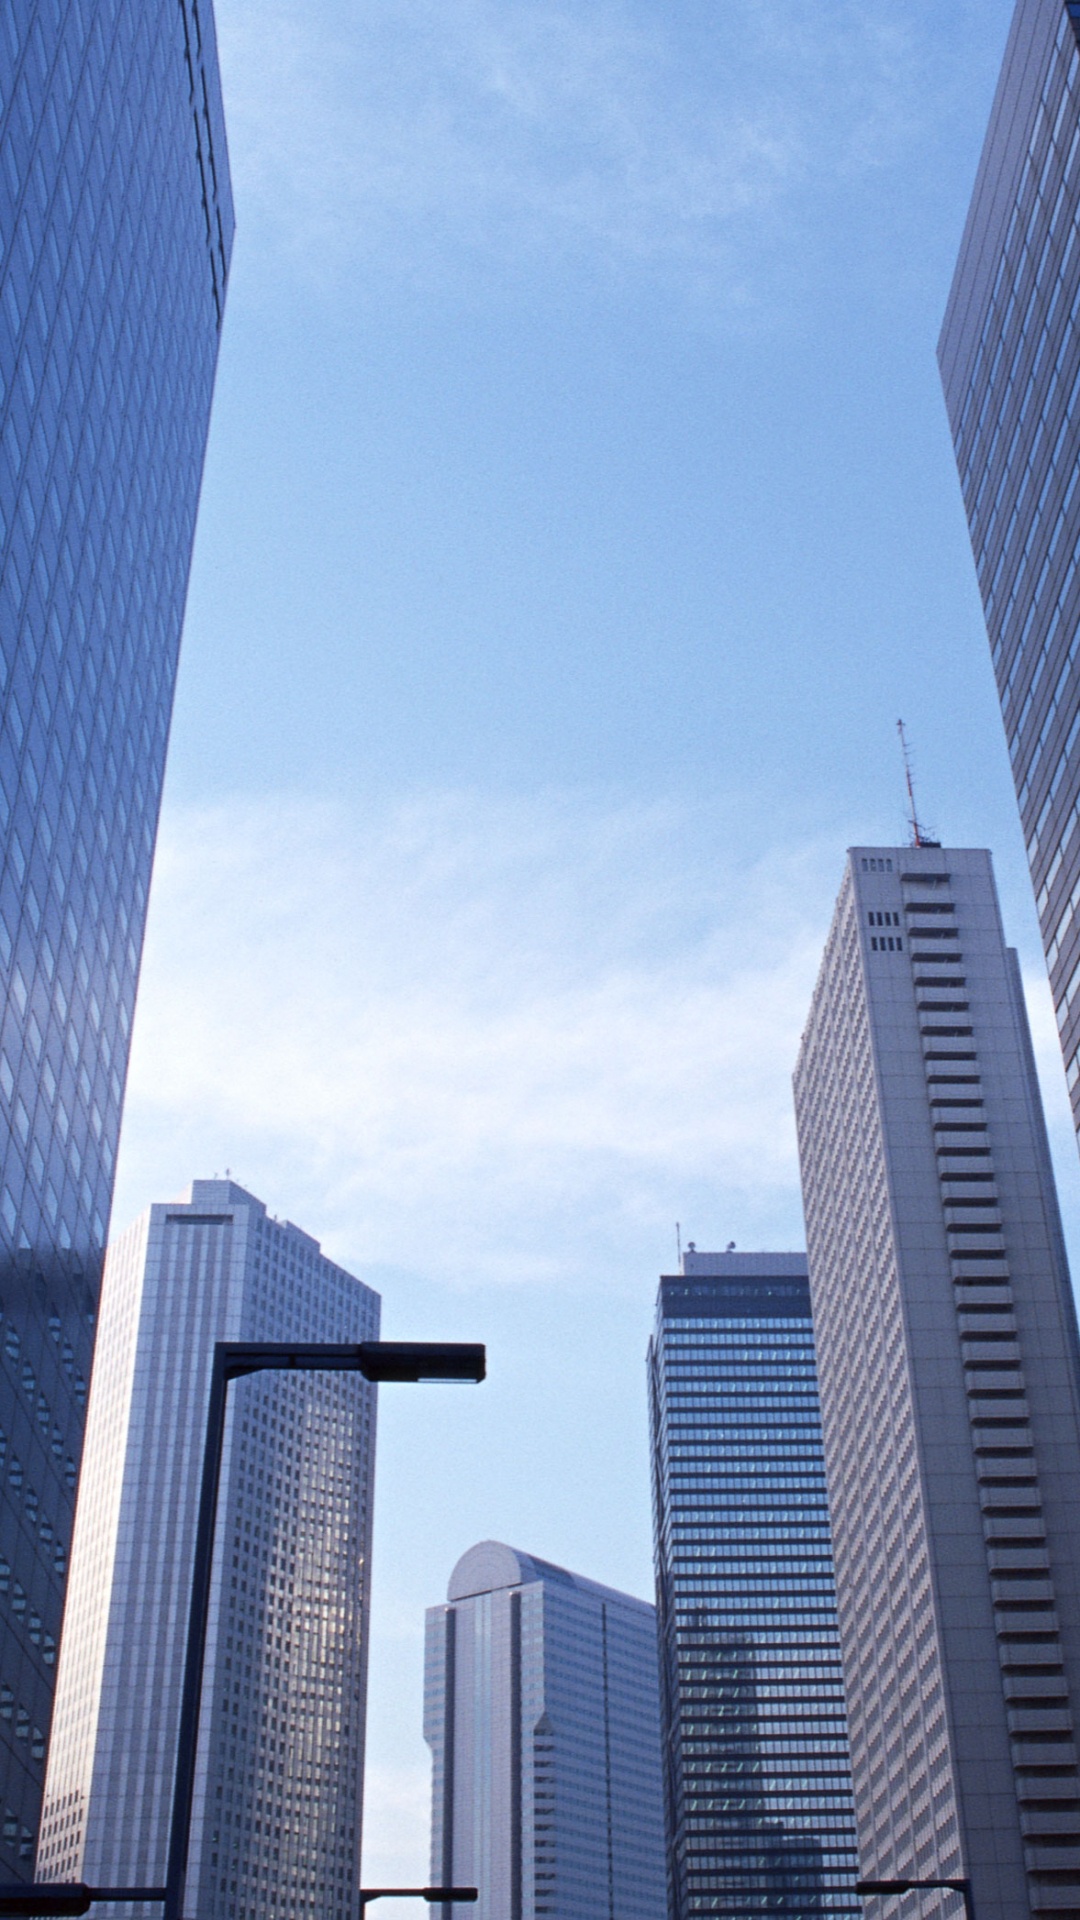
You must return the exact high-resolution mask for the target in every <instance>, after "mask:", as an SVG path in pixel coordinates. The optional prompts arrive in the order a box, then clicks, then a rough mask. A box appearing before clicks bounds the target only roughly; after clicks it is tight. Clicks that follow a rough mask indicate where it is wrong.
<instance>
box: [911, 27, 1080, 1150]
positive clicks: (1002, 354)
mask: <svg viewBox="0 0 1080 1920" xmlns="http://www.w3.org/2000/svg"><path fill="white" fill-rule="evenodd" d="M1078 37H1080V7H1078V6H1077V5H1075V4H1067V3H1066V0H1019V4H1018V5H1017V8H1016V12H1015V15H1014V18H1013V23H1012V30H1011V33H1010V35H1009V41H1008V47H1007V50H1006V54H1005V62H1004V66H1003V68H1002V73H1001V79H1000V83H999V86H998V91H997V97H996V99H995V102H994V107H993V114H992V117H991V121H990V127H989V130H988V133H987V136H986V143H985V146H984V149H983V154H982V160H981V163H980V166H979V172H978V178H977V181H976V186H975V192H974V196H973V199H972V203H971V210H970V213H969V215H968V220H967V226H966V229H965V233H964V238H963V244H962V247H961V251H960V257H959V261H958V264H957V268H956V275H955V278H954V281H953V287H952V292H951V295H950V299H949V305H948V311H947V314H946V318H945V324H944V328H943V331H942V335H941V342H940V348H939V359H940V364H941V371H942V378H943V381H944V387H945V397H946V401H947V405H948V411H949V420H950V424H951V427H952V434H953V441H954V444H955V448H956V458H957V463H958V466H959V471H960V480H961V486H962V489H963V496H964V505H965V507H966V510H967V517H968V524H969V527H970V531H971V542H972V547H973V549H974V554H975V564H976V568H977V572H978V579H979V588H980V591H981V594H982V600H983V607H984V610H985V614H986V623H987V628H988V632H989V638H990V646H991V652H992V655H993V663H994V672H995V675H996V677H997V686H998V693H999V696H1000V699H1001V709H1002V716H1003V719H1004V723H1005V733H1006V737H1007V740H1008V746H1009V755H1010V758H1011V761H1012V767H1013V777H1014V780H1015V782H1016V791H1017V797H1018V800H1019V804H1020V814H1021V819H1022V822H1023V829H1024V837H1025V840H1026V842H1027V852H1028V860H1029V863H1030V866H1031V877H1032V882H1033V884H1034V888H1035V893H1036V898H1037V902H1038V909H1039V920H1040V924H1041V927H1042V936H1043V945H1044V947H1045V950H1046V957H1047V961H1048V964H1049V968H1050V981H1051V986H1052V989H1053V995H1054V1004H1055V1007H1056V1009H1057V1019H1058V1027H1059V1030H1060V1034H1061V1042H1062V1049H1063V1052H1064V1057H1065V1065H1066V1071H1067V1075H1068V1081H1069V1091H1070V1095H1071V1098H1072V1107H1073V1116H1074V1119H1075V1121H1076V1124H1077V1126H1078V1128H1080V49H1078V44H1077V42H1078Z"/></svg>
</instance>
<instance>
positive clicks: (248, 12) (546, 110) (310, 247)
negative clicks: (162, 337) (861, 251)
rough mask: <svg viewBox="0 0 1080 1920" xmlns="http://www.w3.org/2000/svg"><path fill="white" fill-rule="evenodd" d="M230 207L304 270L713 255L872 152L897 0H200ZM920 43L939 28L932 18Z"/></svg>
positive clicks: (882, 138) (905, 147) (903, 41)
mask: <svg viewBox="0 0 1080 1920" xmlns="http://www.w3.org/2000/svg"><path fill="white" fill-rule="evenodd" d="M218 12H219V20H220V36H221V44H222V55H223V64H224V70H225V78H226V86H227V93H228V101H229V119H230V129H231V143H232V153H233V164H234V171H235V174H236V180H237V186H238V192H239V200H240V206H241V211H242V215H243V217H244V218H245V219H246V220H249V221H250V220H254V221H256V222H257V223H258V226H259V229H260V231H261V232H262V234H263V235H264V237H265V236H266V235H272V236H273V237H274V238H275V239H276V241H277V242H278V243H279V245H280V247H281V248H282V250H283V251H284V252H286V253H291V254H292V255H293V256H294V257H295V258H296V259H297V260H299V261H302V262H303V263H304V264H305V267H306V268H307V269H308V270H311V271H320V270H321V271H325V270H326V269H327V268H328V267H331V268H332V267H333V265H334V264H335V263H340V261H341V260H342V259H343V258H362V259H367V260H369V261H371V262H373V263H374V262H375V261H378V262H380V263H381V265H382V266H383V268H384V270H385V269H386V268H387V267H388V266H389V268H390V270H392V271H395V272H404V273H406V274H412V275H415V276H419V277H420V278H424V277H425V276H427V275H428V274H429V273H431V272H432V271H433V270H438V271H439V272H441V273H446V272H448V271H453V270H454V268H455V264H456V265H458V266H464V267H465V268H466V269H467V271H468V272H469V273H470V274H471V275H473V276H474V277H475V275H476V273H477V271H478V268H479V267H480V266H481V265H482V264H483V263H484V262H487V263H488V264H489V265H496V266H501V267H502V268H504V269H505V268H506V267H507V266H508V265H510V264H513V263H518V264H521V263H532V264H533V265H537V264H539V265H541V266H542V265H543V264H544V263H545V261H546V262H548V263H549V264H550V262H551V261H552V260H553V259H558V260H559V261H560V262H562V264H563V265H564V266H565V265H566V264H567V262H568V261H570V260H572V259H573V258H574V257H575V256H576V257H578V258H580V259H584V260H588V261H589V262H590V263H591V264H592V265H593V266H596V265H598V264H600V265H603V266H606V267H607V268H614V269H616V270H618V269H623V270H625V269H631V270H633V269H634V268H640V267H642V266H643V265H644V266H647V267H652V268H664V267H665V266H666V267H667V268H668V269H669V270H670V269H671V268H673V267H674V268H677V269H679V270H682V271H684V272H685V271H687V270H692V271H695V272H697V273H705V274H707V275H709V276H715V275H716V274H717V273H719V272H721V270H722V271H723V272H724V274H725V275H726V277H727V280H728V285H729V291H731V292H733V293H737V291H738V287H739V283H740V272H741V269H742V266H744V265H745V261H744V260H743V259H742V258H741V255H740V247H742V249H743V251H745V244H746V243H747V242H748V241H749V240H751V239H752V238H760V236H761V233H762V230H763V228H765V227H767V226H768V225H769V223H770V222H771V221H773V220H774V219H775V217H776V216H777V214H778V213H782V210H783V207H784V203H785V198H786V197H788V196H790V194H791V192H792V190H793V189H795V188H797V187H799V186H800V185H809V186H810V187H813V188H815V189H816V190H818V191H820V190H821V188H822V187H823V185H824V184H825V182H826V181H827V180H828V179H834V178H837V177H840V176H842V175H844V174H845V173H849V172H850V171H851V170H852V169H856V170H865V169H866V168H872V167H877V166H881V165H883V164H888V163H890V162H893V161H896V160H897V159H898V158H899V157H900V156H901V155H902V154H905V153H907V152H908V151H909V150H910V149H911V148H912V147H913V146H915V145H916V144H917V143H918V141H919V140H920V138H922V137H924V136H925V131H926V124H927V116H928V115H929V116H931V117H932V115H933V112H934V110H935V102H936V101H937V98H938V85H939V83H936V82H935V77H934V73H933V71H932V68H931V62H930V36H929V33H928V32H925V31H923V25H924V23H923V12H924V10H923V7H922V5H921V0H920V3H919V4H916V0H909V4H908V5H907V6H906V7H891V8H890V9H889V10H888V19H887V20H884V21H883V20H882V18H881V9H880V8H879V7H872V6H870V5H869V4H866V3H865V0H822V3H821V4H819V5H818V6H816V7H815V8H814V9H813V10H812V15H806V14H805V13H804V14H803V15H800V14H799V12H798V10H795V12H794V14H793V10H792V9H791V8H777V7H775V6H773V5H772V4H768V5H766V4H764V0H729V3H728V4H727V5H726V6H725V7H724V9H723V13H722V16H719V17H718V16H717V14H716V12H715V10H714V9H709V10H707V12H706V11H702V10H699V9H697V8H694V7H688V8H674V9H673V8H670V7H663V6H661V5H659V4H653V3H652V0H649V3H648V4H640V3H639V4H630V3H628V0H589V3H588V4H586V0H440V3H438V4H437V3H436V0H304V4H302V5H301V4H300V0H221V4H220V5H219V8H218ZM937 44H938V47H939V46H940V33H939V34H938V36H937Z"/></svg>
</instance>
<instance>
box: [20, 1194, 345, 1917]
mask: <svg viewBox="0 0 1080 1920" xmlns="http://www.w3.org/2000/svg"><path fill="white" fill-rule="evenodd" d="M378 1328H379V1298H378V1295H377V1294H375V1293H372V1292H371V1290H370V1289H369V1288H368V1287H365V1286H363V1285H362V1284H361V1282H360V1281H359V1280H355V1279H353V1277H352V1276H351V1275H350V1274H348V1273H344V1272H343V1271H342V1270H341V1268H340V1267H336V1266H334V1264H333V1263H332V1262H331V1261H329V1260H327V1259H324V1257H323V1255H322V1254H321V1253H320V1250H319V1246H318V1242H317V1241H315V1240H312V1239H310V1238H309V1237H308V1235H307V1234H306V1233H301V1232H300V1230H299V1228H298V1227H294V1226H292V1225H291V1224H290V1223H288V1222H279V1221H277V1220H272V1219H270V1218H269V1217H268V1215H267V1212H266V1208H265V1207H264V1205H263V1203H262V1202H261V1201H260V1200H256V1199H254V1198H253V1196H252V1195H251V1194H250V1193H245V1191H244V1189H243V1188H242V1187H239V1186H236V1185H234V1184H233V1183H232V1182H231V1181H220V1180H196V1181H194V1182H193V1184H192V1186H191V1189H190V1194H189V1196H188V1197H187V1198H186V1199H185V1200H183V1201H182V1202H180V1203H177V1204H174V1205H167V1206H152V1207H151V1208H150V1209H149V1211H148V1212H146V1213H145V1214H143V1216H142V1217H141V1219H139V1220H137V1221H136V1223H135V1225H134V1226H133V1227H131V1228H130V1229H129V1230H128V1232H127V1233H125V1234H124V1235H123V1236H122V1237H121V1238H120V1239H119V1240H118V1241H116V1242H115V1243H114V1245H112V1246H111V1247H110V1249H109V1253H108V1257H107V1260H106V1265H105V1277H104V1282H103V1287H102V1295H101V1320H100V1325H99V1329H98V1344H97V1356H96V1359H95V1363H94V1375H93V1381H92V1383H91V1389H90V1404H89V1408H88V1412H87V1428H86V1446H85V1451H84V1454H83V1467H82V1477H81V1480H80V1483H79V1498H78V1505H77V1509H76V1519H75V1533H74V1541H73V1546H72V1561H71V1575H70V1580H69V1585H68V1600H67V1611H66V1614H65V1617H64V1631H63V1637H62V1640H61V1646H60V1662H59V1672H58V1676H57V1692H56V1711H55V1715H54V1718H53V1731H52V1739H51V1742H50V1746H49V1757H48V1766H47V1771H46V1784H45V1812H44V1818H43V1822H42V1829H41V1840H40V1843H39V1848H38V1867H37V1870H38V1877H39V1878H40V1879H42V1880H54V1881H55V1880H63V1881H76V1880H85V1881H86V1882H88V1883H89V1884H90V1885H92V1886H93V1885H97V1886H112V1887H116V1886H161V1885H162V1884H163V1877H164V1871H165V1861H166V1852H167V1844H168V1827H169V1814H170V1800H171V1793H172V1784H173V1775H174V1767H175V1755H176V1739H177V1728H178V1722H179V1712H180V1687H181V1676H182V1668H183V1658H184V1644H185V1635H186V1626H187V1610H188V1603H189V1597H190V1581H191V1567H192V1560H193V1555H194V1541H195V1523H196V1513H197V1507H198V1499H199V1484H200V1475H201V1465H202V1456H203V1443H204V1438H205V1431H206V1414H207V1402H208V1397H209V1381H210V1365H211V1358H212V1353H213V1347H214V1342H215V1341H217V1340H328V1341H338V1342H344V1341H354V1340H356V1341H358V1340H370V1339H374V1338H377V1337H378ZM374 1460H375V1389H374V1388H373V1387H370V1386H368V1385H367V1384H366V1383H365V1382H364V1381H363V1380H361V1379H360V1378H359V1377H358V1376H354V1375H342V1374H309V1373H305V1374H297V1375H294V1376H291V1377H289V1376H286V1375H284V1374H274V1373H264V1374H258V1375H254V1376H253V1377H251V1378H250V1379H247V1380H240V1381H237V1382H235V1383H234V1384H233V1385H232V1386H231V1387H230V1389H229V1412H228V1416H227V1424H226V1434H225V1451H224V1459H223V1465H222V1477H221V1493H220V1503H219V1520H218V1530H217V1540H216V1545H215V1554H214V1584H213V1592H212V1596H211V1607H210V1618H209V1631H208V1642H207V1661H206V1680H205V1686H204V1690H203V1707H202V1729H201V1738H200V1746H199V1760H198V1770H197V1775H196V1782H195V1808H194V1824H193V1829H192V1845H191V1854H190V1859H189V1866H188V1879H187V1897H186V1900H185V1912H187V1913H190V1914H198V1916H199V1920H256V1916H258V1920H268V1917H272V1920H311V1916H312V1915H313V1914H317V1915H318V1920H353V1915H354V1914H355V1911H356V1901H355V1890H356V1887H357V1884H358V1859H359V1843H360V1804H361V1791H362V1784H363V1756H364V1707H365V1684H366V1671H367V1643H368V1630H367V1622H368V1606H369V1574H368V1568H369V1564H370V1540H371V1498H372V1479H373V1468H374ZM124 1910H125V1911H127V1912H129V1913H136V1912H138V1913H145V1914H146V1915H147V1916H148V1920H149V1916H151V1915H153V1914H154V1913H156V1911H157V1909H155V1908H154V1907H151V1906H149V1905H145V1906H142V1907H128V1908H126V1909H124ZM95 1911H97V1912H108V1911H110V1909H108V1908H100V1907H99V1908H97V1909H96V1910H95ZM112 1911H114V1912H115V1911H116V1909H115V1908H113V1909H112Z"/></svg>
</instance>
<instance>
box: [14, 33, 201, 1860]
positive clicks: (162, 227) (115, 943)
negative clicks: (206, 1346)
mask: <svg viewBox="0 0 1080 1920" xmlns="http://www.w3.org/2000/svg"><path fill="white" fill-rule="evenodd" d="M231 237H232V211H231V203H230V199H229V185H228V165H227V158H226V151H225V138H224V129H223V124H222V118H221V105H220V97H219V93H218V81H217V69H216V57H215V52H214V44H213V23H212V17H211V14H210V8H209V0H4V4H3V6H0V977H2V981H3V989H2V993H0V1313H2V1315H3V1321H2V1326H3V1335H2V1336H0V1345H2V1352H3V1357H2V1359H0V1429H2V1430H3V1434H4V1439H5V1444H6V1447H7V1449H8V1451H7V1464H6V1467H5V1469H4V1470H3V1472H2V1473H0V1563H2V1564H6V1565H8V1566H9V1567H10V1569H11V1572H10V1586H9V1590H8V1593H7V1594H6V1595H4V1596H0V1878H4V1879H15V1878H18V1877H20V1876H22V1877H25V1876H26V1875H27V1873H28V1872H29V1871H30V1868H31V1866H32V1861H33V1853H34V1845H35V1840H36V1833H37V1824H38V1817H39V1810H40V1800H41V1788H42V1780H43V1774H44V1752H45V1739H46V1736H47V1733H48V1728H49V1723H50V1716H51V1708H52V1691H53V1679H54V1670H55V1669H54V1658H55V1643H56V1639H57V1636H58V1634H59V1630H60V1616H61V1608H62V1602H63V1588H64V1569H65V1564H66V1550H67V1546H68V1544H69V1542H70V1535H71V1526H72V1509H73V1485H74V1469H75V1466H77V1463H78V1460H79V1456H80V1452H81V1441H82V1430H83V1423H84V1415H85V1404H86V1388H87V1378H88V1375H89V1371H90V1360H91V1353H92V1346H93V1335H94V1312H95V1303H96V1296H97V1291H98V1285H99V1280H100V1266H101V1253H102V1248H103V1246H104V1240H105V1232H106V1223H107V1221H108V1216H109V1206H110V1198H111V1193H112V1183H113V1163H114V1157H115V1152H116V1143H117V1136H118V1132H119V1125H120V1105H121V1098H122V1094H123V1087H124V1079H125V1074H126V1070H127V1056H128V1039H129V1034H130V1027H131V1016H132V1008H133V1004H134V997H135V983H136V976H137V972H138V965H139V956H140V951H141V946H142V937H143V922H144V916H145V909H146V894H147V886H148V882H149V875H150V863H151V856H152V851H153V842H154V834H155V830H156V825H157V815H158V803H159V798H160V791H161V780H162V773H163V768H164V760H165V746H166V739H167V735H168V728H169V717H170V712H171V706H172V692H173V681H174V677H175V671H176V658H177V648H178V645H179V637H180V624H181V617H182V612H183V604H184V594H185V589H186V583H187V574H188V564H189V557H190V550H191V541H192V532H193V526H194V519H195V510H196V503H197V498H198V492H199V483H200V476H201V471H202V460H203V446H204V441H205V435H206V428H207V421H208V416H209V408H210V396H211V388H212V383H213V377H214V367H215V360H216V354H217V344H218V335H219V327H220V320H221V309H222V301H223V298H224V288H225V276H226V267H227V261H228V254H229V247H230V244H231ZM57 1324H58V1326H59V1333H58V1334H56V1333H54V1326H56V1325H57ZM13 1356H14V1357H13ZM24 1374H25V1376H26V1377H25V1378H24ZM31 1374H32V1375H33V1378H34V1382H35V1384H34V1387H33V1389H31V1388H30V1386H29V1384H28V1381H29V1376H30V1375H31ZM73 1463H74V1465H73ZM31 1494H32V1495H33V1499H31ZM17 1601H19V1602H20V1604H18V1605H17V1604H16V1603H17ZM9 1695H10V1698H11V1701H12V1703H13V1705H12V1712H11V1713H10V1714H8V1713H6V1712H5V1709H4V1703H5V1701H6V1700H7V1698H8V1696H9Z"/></svg>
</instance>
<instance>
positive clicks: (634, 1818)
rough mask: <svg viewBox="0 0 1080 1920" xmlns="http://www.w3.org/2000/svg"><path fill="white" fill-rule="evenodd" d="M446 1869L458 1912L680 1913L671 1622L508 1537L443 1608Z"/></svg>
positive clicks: (438, 1621)
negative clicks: (466, 1895) (673, 1821)
mask: <svg viewBox="0 0 1080 1920" xmlns="http://www.w3.org/2000/svg"><path fill="white" fill-rule="evenodd" d="M424 1733H425V1737H426V1739H427V1741H428V1744H429V1746H430V1747H431V1753H432V1763H433V1767H432V1836H431V1875H432V1880H433V1881H434V1882H435V1883H436V1884H442V1885H450V1884H456V1885H463V1884H464V1885H475V1886H476V1887H478V1889H479V1892H480V1900H479V1904H478V1905H477V1906H476V1907H471V1908H465V1907H461V1908H460V1909H454V1914H455V1920H465V1916H466V1915H467V1914H472V1915H473V1916H474V1917H475V1920H664V1914H665V1899H664V1835H663V1822H662V1815H661V1795H660V1732H659V1706H658V1697H657V1672H656V1618H655V1613H654V1610H653V1608H652V1607H651V1606H649V1605H648V1604H647V1603H646V1602H645V1601H642V1600H634V1599H632V1598H631V1597H630V1596H629V1595H628V1594H621V1593H616V1592H614V1591H613V1590H612V1589H611V1588H608V1587H601V1586H597V1585H596V1584H595V1582H593V1581H591V1580H584V1579H582V1578H581V1577H580V1575H578V1574H572V1573H568V1572H567V1571H566V1570H565V1569H564V1568H562V1567H555V1566H552V1565H550V1563H549V1562H547V1561H544V1560H538V1559H536V1558H535V1557H534V1556H531V1555H529V1554H521V1553H516V1552H515V1551H514V1550H513V1549H512V1548H510V1547H504V1546H502V1545H500V1544H498V1543H497V1542H494V1541H485V1542H484V1543H483V1544H482V1545H480V1546H478V1547H474V1548H472V1549H471V1550H470V1552H468V1553H467V1554H465V1555H464V1556H463V1557H462V1559H461V1560H460V1561H459V1562H458V1565H457V1567H456V1568H455V1570H454V1573H453V1575H452V1576H451V1581H450V1588H449V1600H448V1603H447V1605H446V1606H443V1607H432V1608H431V1609H430V1610H429V1612H428V1616H427V1656H426V1663H425V1703H424Z"/></svg>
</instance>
